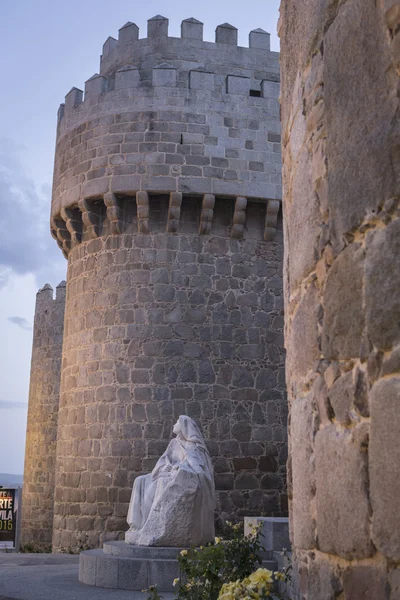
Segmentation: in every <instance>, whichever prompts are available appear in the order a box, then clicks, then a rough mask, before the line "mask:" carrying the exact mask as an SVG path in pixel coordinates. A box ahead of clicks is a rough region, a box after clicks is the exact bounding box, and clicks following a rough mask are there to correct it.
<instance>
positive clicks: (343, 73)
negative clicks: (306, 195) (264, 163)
mask: <svg viewBox="0 0 400 600" xmlns="http://www.w3.org/2000/svg"><path fill="white" fill-rule="evenodd" d="M361 13H362V15H363V31H362V33H360V31H359V30H357V19H358V17H359V15H360V14H361ZM383 32H384V27H383V22H382V14H381V13H380V9H379V8H378V7H377V6H376V3H375V2H374V0H366V1H365V0H350V2H346V3H345V5H343V6H341V8H340V9H339V11H338V14H337V16H336V18H335V20H334V22H333V24H332V25H331V27H330V28H329V30H328V32H327V34H326V36H325V38H324V87H325V111H326V113H325V114H326V120H327V122H328V123H329V134H328V137H327V154H328V156H329V170H328V183H329V194H330V196H331V198H332V199H335V201H334V202H332V204H331V206H330V223H329V225H330V230H331V233H332V237H333V239H334V242H335V244H337V245H339V246H340V245H341V244H342V240H341V237H342V235H343V234H345V233H347V232H348V231H351V230H352V229H353V228H354V227H357V226H359V225H360V224H361V222H362V220H363V219H364V216H365V215H366V214H368V213H371V212H372V211H375V212H377V209H378V206H379V204H380V203H381V202H382V200H383V199H386V198H389V197H390V196H392V195H395V194H396V186H398V185H399V184H398V181H397V182H396V172H398V166H399V163H398V160H399V155H397V157H396V156H395V154H394V150H395V149H394V147H393V146H394V144H393V142H394V140H393V141H392V139H391V132H392V128H393V125H394V123H395V113H396V108H397V105H398V103H397V100H396V99H395V97H394V96H393V95H392V94H391V93H390V80H389V78H388V77H387V74H386V72H387V69H388V67H389V65H390V62H391V56H390V48H389V45H388V43H387V41H386V39H385V35H384V33H383ZM361 38H362V40H363V43H362V44H361V43H360V40H361ZM361 74H362V75H361ZM382 99H384V100H382ZM396 166H397V168H396ZM360 169H361V170H362V172H363V173H364V176H363V177H361V178H360V177H359V176H358V174H359V173H360ZM397 193H398V187H397Z"/></svg>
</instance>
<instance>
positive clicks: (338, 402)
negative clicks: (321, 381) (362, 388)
mask: <svg viewBox="0 0 400 600" xmlns="http://www.w3.org/2000/svg"><path fill="white" fill-rule="evenodd" d="M328 397H329V402H330V403H331V406H332V408H333V410H334V413H335V417H336V420H337V421H338V422H339V423H343V424H346V423H348V422H349V410H350V408H351V406H352V404H353V402H354V384H353V372H352V371H349V372H348V373H346V374H345V375H342V377H339V379H337V380H336V381H335V383H334V384H333V385H332V387H331V388H330V390H329V395H328Z"/></svg>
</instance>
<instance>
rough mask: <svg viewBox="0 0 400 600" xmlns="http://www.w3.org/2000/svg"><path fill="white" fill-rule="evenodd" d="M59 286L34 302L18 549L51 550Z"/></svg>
mask: <svg viewBox="0 0 400 600" xmlns="http://www.w3.org/2000/svg"><path fill="white" fill-rule="evenodd" d="M64 307H65V281H62V282H61V283H60V284H59V285H58V286H57V290H56V297H55V298H53V288H52V287H51V286H50V285H49V284H48V283H47V284H46V285H45V286H44V287H43V288H42V289H41V290H39V291H38V293H37V296H36V308H35V320H34V329H33V344H32V363H31V379H30V389H29V409H28V424H27V434H26V448H25V469H24V487H23V496H22V521H21V525H22V533H21V544H22V546H24V545H26V544H28V545H29V546H33V547H34V548H35V549H36V550H40V549H41V550H44V549H48V548H50V547H51V539H52V532H53V502H54V475H55V462H56V446H57V417H58V408H59V406H58V405H59V396H60V374H61V351H62V340H63V325H64Z"/></svg>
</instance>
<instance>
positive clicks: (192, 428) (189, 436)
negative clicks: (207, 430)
mask: <svg viewBox="0 0 400 600" xmlns="http://www.w3.org/2000/svg"><path fill="white" fill-rule="evenodd" d="M172 431H173V432H174V433H175V435H176V436H177V437H182V438H183V439H184V440H186V441H187V442H192V443H194V444H200V445H201V446H204V439H203V436H202V434H201V431H200V429H199V428H198V426H197V424H196V423H195V422H194V421H193V419H191V418H190V417H187V416H186V415H181V416H180V417H179V419H178V420H177V422H176V423H175V425H174V427H173V430H172Z"/></svg>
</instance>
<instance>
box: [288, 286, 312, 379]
mask: <svg viewBox="0 0 400 600" xmlns="http://www.w3.org/2000/svg"><path fill="white" fill-rule="evenodd" d="M318 310H319V299H318V293H317V289H316V287H315V285H314V284H311V285H310V286H309V288H308V289H307V291H306V292H305V294H304V296H303V297H302V299H301V301H300V303H299V306H298V307H297V311H296V313H295V315H294V317H293V320H292V323H291V327H290V330H289V333H288V341H287V343H286V348H287V363H286V370H287V374H288V376H289V377H290V378H293V379H299V378H301V377H304V376H305V375H306V374H307V371H308V370H309V369H311V368H312V366H313V364H314V361H315V360H316V359H317V358H318V355H319V351H318V330H317V315H318ZM298 348H301V352H299V351H298V350H297V349H298Z"/></svg>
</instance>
